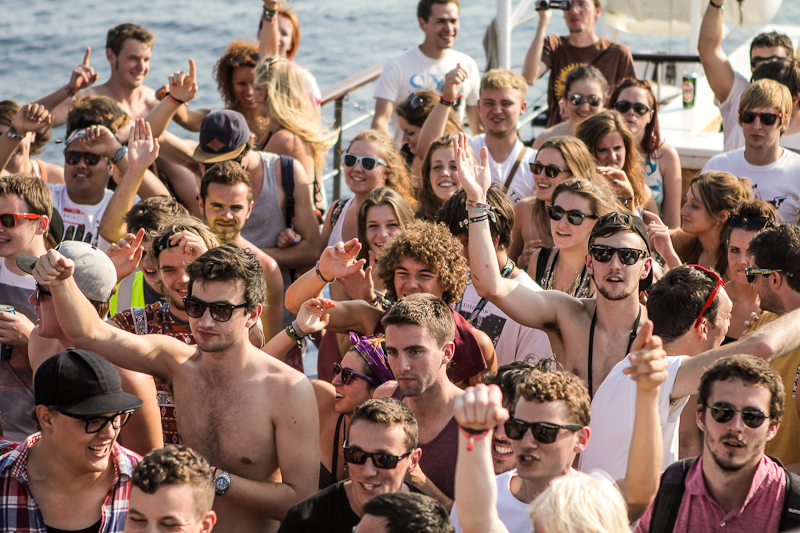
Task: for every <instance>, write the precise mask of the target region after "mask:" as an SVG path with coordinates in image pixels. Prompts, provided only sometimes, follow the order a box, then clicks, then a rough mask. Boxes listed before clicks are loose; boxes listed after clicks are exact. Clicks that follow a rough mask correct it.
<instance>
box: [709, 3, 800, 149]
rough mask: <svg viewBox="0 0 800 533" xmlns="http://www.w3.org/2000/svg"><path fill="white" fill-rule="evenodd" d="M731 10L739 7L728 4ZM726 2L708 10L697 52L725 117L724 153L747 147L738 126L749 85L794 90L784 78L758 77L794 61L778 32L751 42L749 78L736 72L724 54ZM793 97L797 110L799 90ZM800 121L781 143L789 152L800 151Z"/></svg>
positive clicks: (789, 43) (786, 41)
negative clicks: (776, 63)
mask: <svg viewBox="0 0 800 533" xmlns="http://www.w3.org/2000/svg"><path fill="white" fill-rule="evenodd" d="M728 5H729V6H730V8H731V9H737V8H736V6H735V5H734V4H733V2H731V0H728ZM724 7H725V0H719V1H716V0H714V1H713V2H712V3H710V4H709V6H708V8H706V12H705V15H704V16H703V22H702V24H701V26H700V36H699V38H698V41H697V52H698V54H699V55H700V62H701V63H702V65H703V71H704V72H705V75H706V78H707V79H708V84H709V85H710V86H711V90H712V91H713V92H714V104H715V105H716V106H717V107H719V111H720V114H721V115H722V130H723V133H724V137H725V148H724V151H725V152H730V151H732V150H736V149H738V148H741V147H742V146H744V144H745V139H744V136H743V135H742V130H741V128H740V127H739V126H738V125H737V119H738V115H737V112H738V109H739V100H740V98H741V96H742V93H743V92H744V90H745V88H746V87H747V84H748V83H749V82H750V81H755V80H758V79H762V78H765V77H766V78H769V79H773V80H775V81H777V82H779V83H782V84H784V85H787V86H789V87H791V85H790V84H789V83H787V81H788V80H787V79H785V78H784V77H783V76H774V74H773V73H770V74H767V75H764V74H766V73H759V72H758V71H759V70H760V67H761V66H762V65H764V64H765V63H768V62H770V61H772V60H776V59H784V58H788V59H791V58H793V57H794V45H793V44H792V40H791V39H790V38H789V37H788V36H787V35H784V34H782V33H778V32H776V31H771V32H765V33H759V34H758V35H756V36H755V37H754V38H753V40H752V41H751V42H750V73H751V75H752V78H751V79H748V76H746V75H744V74H742V73H740V72H737V71H735V70H733V65H731V62H730V60H729V58H728V55H727V54H726V53H725V52H724V51H723V50H722V38H723V33H724V32H723V26H722V11H723V9H724ZM791 92H792V97H793V100H794V104H795V106H794V107H795V110H797V104H798V98H800V87H798V88H797V89H796V90H792V91H791ZM798 132H800V121H796V122H795V123H794V124H792V125H791V126H790V130H789V131H787V135H786V136H784V138H782V139H781V145H782V146H787V147H790V148H794V149H798V148H800V135H796V134H797V133H798Z"/></svg>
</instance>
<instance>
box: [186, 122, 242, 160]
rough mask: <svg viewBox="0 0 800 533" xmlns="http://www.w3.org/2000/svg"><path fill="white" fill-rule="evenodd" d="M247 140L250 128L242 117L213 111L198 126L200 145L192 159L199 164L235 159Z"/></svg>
mask: <svg viewBox="0 0 800 533" xmlns="http://www.w3.org/2000/svg"><path fill="white" fill-rule="evenodd" d="M249 140H250V128H249V127H248V126H247V120H245V118H244V115H242V114H241V113H237V112H236V111H231V110H230V109H223V110H222V111H213V112H211V113H209V114H208V115H206V118H204V119H203V122H202V124H201V125H200V144H198V145H197V149H195V151H194V154H193V155H192V157H193V158H194V160H195V161H199V162H201V163H219V162H220V161H228V160H230V159H235V158H236V157H238V156H239V154H241V153H242V152H243V151H244V148H245V146H247V141H249Z"/></svg>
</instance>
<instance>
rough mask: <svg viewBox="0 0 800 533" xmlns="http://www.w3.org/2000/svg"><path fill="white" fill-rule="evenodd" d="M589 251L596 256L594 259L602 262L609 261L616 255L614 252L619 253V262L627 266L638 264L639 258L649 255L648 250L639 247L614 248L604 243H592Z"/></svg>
mask: <svg viewBox="0 0 800 533" xmlns="http://www.w3.org/2000/svg"><path fill="white" fill-rule="evenodd" d="M589 252H590V253H591V254H592V257H594V260H595V261H598V262H600V263H608V262H609V261H611V258H612V257H614V254H617V257H619V262H620V263H622V264H623V265H625V266H631V265H633V264H636V262H637V261H638V260H640V259H642V258H644V257H647V252H645V251H644V250H639V249H638V248H614V247H613V246H605V245H603V244H593V245H591V246H590V247H589Z"/></svg>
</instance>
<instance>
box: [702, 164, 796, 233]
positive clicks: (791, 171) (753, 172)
mask: <svg viewBox="0 0 800 533" xmlns="http://www.w3.org/2000/svg"><path fill="white" fill-rule="evenodd" d="M709 170H723V171H725V172H730V173H731V174H733V175H734V176H737V177H739V178H749V179H750V181H751V182H752V184H753V193H754V194H755V195H756V197H758V198H761V199H762V200H766V201H767V202H769V203H771V204H772V205H774V206H775V208H776V209H777V210H778V217H779V218H780V219H781V222H786V223H789V224H795V223H797V213H798V210H800V154H796V153H794V152H792V151H791V150H784V151H783V155H782V156H781V157H780V159H778V160H777V161H775V162H774V163H772V164H771V165H761V166H756V165H751V164H750V163H748V162H747V161H745V159H744V148H740V149H738V150H734V151H733V152H728V153H724V154H719V155H715V156H714V157H712V158H711V159H709V160H708V163H706V166H705V167H704V168H703V172H708V171H709Z"/></svg>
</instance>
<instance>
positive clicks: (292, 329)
mask: <svg viewBox="0 0 800 533" xmlns="http://www.w3.org/2000/svg"><path fill="white" fill-rule="evenodd" d="M285 331H286V334H287V335H288V336H289V338H290V339H292V340H293V341H294V342H296V343H297V346H299V347H300V348H302V347H303V337H305V335H303V333H302V330H300V328H299V327H297V320H295V321H294V322H292V323H291V324H289V325H288V326H286V330H285Z"/></svg>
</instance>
